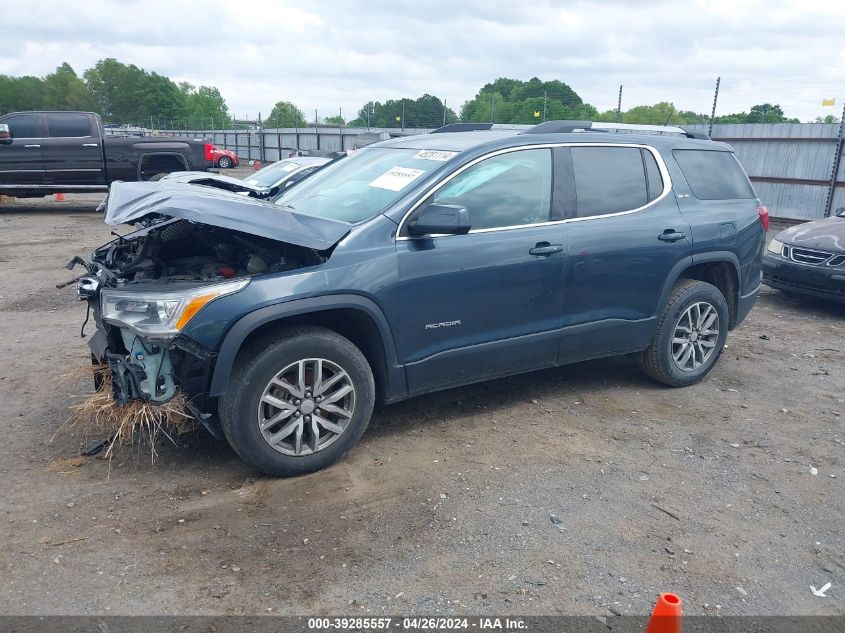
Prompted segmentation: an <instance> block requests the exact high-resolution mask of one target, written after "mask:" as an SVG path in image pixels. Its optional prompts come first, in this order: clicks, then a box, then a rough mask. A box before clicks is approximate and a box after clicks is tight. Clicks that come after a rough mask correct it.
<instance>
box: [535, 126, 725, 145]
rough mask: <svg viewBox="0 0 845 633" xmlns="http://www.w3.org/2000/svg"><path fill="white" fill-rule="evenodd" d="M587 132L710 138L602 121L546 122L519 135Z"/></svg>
mask: <svg viewBox="0 0 845 633" xmlns="http://www.w3.org/2000/svg"><path fill="white" fill-rule="evenodd" d="M576 130H585V131H586V130H589V131H592V132H614V131H615V132H620V131H623V132H650V133H652V134H683V135H684V136H686V137H687V138H699V139H707V140H709V139H710V137H709V136H708V135H707V134H703V133H701V132H687V131H686V130H685V129H684V128H682V127H676V126H671V125H640V124H636V123H608V122H604V121H546V122H545V123H540V124H538V125H535V126H534V127H532V128H529V129H527V130H524V131H522V132H520V134H561V133H568V132H575V131H576Z"/></svg>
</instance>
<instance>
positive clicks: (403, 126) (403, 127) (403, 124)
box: [402, 97, 405, 132]
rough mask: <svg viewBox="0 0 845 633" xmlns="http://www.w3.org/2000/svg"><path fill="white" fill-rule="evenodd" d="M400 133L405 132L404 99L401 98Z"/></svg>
mask: <svg viewBox="0 0 845 633" xmlns="http://www.w3.org/2000/svg"><path fill="white" fill-rule="evenodd" d="M402 131H403V132H404V131H405V97H402Z"/></svg>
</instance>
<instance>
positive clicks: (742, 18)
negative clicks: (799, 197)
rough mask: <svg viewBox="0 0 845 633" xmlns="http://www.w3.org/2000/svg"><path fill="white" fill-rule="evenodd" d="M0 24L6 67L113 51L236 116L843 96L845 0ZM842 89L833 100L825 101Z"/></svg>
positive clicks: (397, 9)
mask: <svg viewBox="0 0 845 633" xmlns="http://www.w3.org/2000/svg"><path fill="white" fill-rule="evenodd" d="M13 4H14V7H13V8H12V7H11V6H8V7H6V8H7V9H10V10H7V11H4V12H3V15H2V18H0V42H2V43H3V46H2V49H0V73H4V74H11V75H23V74H34V75H44V74H47V73H49V72H51V71H52V70H53V69H54V68H55V67H56V66H57V65H59V64H60V63H61V62H63V61H67V62H69V63H70V64H71V65H72V66H73V67H74V69H76V71H77V72H78V73H80V74H81V73H82V71H83V70H85V69H86V68H88V67H90V66H92V65H93V64H94V63H95V62H96V61H97V60H99V59H102V58H104V57H115V58H117V59H119V60H120V61H123V62H126V63H134V64H136V65H138V66H141V67H143V68H145V69H147V70H151V71H157V72H159V73H161V74H164V75H167V76H169V77H171V78H172V79H174V80H177V81H182V80H185V81H189V82H191V83H194V84H208V85H214V86H217V87H218V88H219V89H220V90H221V92H222V93H223V96H224V97H225V98H226V101H227V103H228V105H229V108H230V110H231V111H232V113H233V114H235V115H236V116H238V117H241V116H244V115H250V116H255V115H256V113H258V112H262V113H264V116H265V117H266V115H267V114H268V113H269V111H270V109H271V108H272V106H273V104H274V103H275V102H276V101H278V100H280V99H286V100H290V101H293V102H294V103H295V104H296V105H298V106H299V107H300V108H301V109H302V110H303V111H305V112H306V115H307V116H313V112H314V109H315V108H319V111H320V116H321V117H322V116H327V115H331V114H336V113H337V110H338V108H339V107H342V108H343V113H344V115H345V116H346V118H352V116H354V114H355V113H356V112H357V110H358V108H360V107H361V105H363V104H364V103H365V102H367V101H369V100H379V101H383V100H385V99H389V98H397V97H403V96H407V97H416V96H419V95H421V94H423V93H425V92H428V93H431V94H435V95H437V96H439V97H440V98H443V99H446V100H447V103H448V105H450V106H452V107H453V108H455V110H456V111H457V110H458V109H459V107H460V105H461V104H462V103H463V102H464V101H465V100H467V99H469V98H471V97H472V96H473V95H474V94H475V93H476V92H477V91H478V89H479V88H480V87H481V86H482V85H483V84H484V83H486V82H489V81H492V80H493V79H495V78H496V77H514V78H519V79H529V78H531V77H532V76H537V77H540V78H541V79H544V80H548V79H560V80H562V81H564V82H566V83H567V84H569V85H570V86H572V88H574V89H575V91H576V92H578V94H579V95H580V96H581V97H582V98H583V99H584V100H585V101H587V102H589V103H592V104H593V105H595V106H596V107H597V108H598V109H599V110H606V109H611V108H615V107H616V97H617V90H618V87H619V84H624V86H625V87H624V93H623V109H627V108H630V107H632V106H634V105H640V104H652V103H655V102H657V101H663V100H668V101H672V102H673V103H674V104H675V106H676V107H678V108H679V109H682V110H694V111H697V112H709V111H710V108H711V105H712V99H713V87H714V84H715V81H716V76H717V75H721V77H722V90H721V93H720V97H719V106H718V109H717V113H721V114H727V113H729V112H735V111H741V110H747V109H748V107H749V106H751V105H753V104H755V103H764V102H771V103H780V104H781V105H782V106H783V108H784V110H785V112H786V114H787V115H789V116H796V117H799V118H800V119H801V120H810V119H812V118H815V117H816V116H817V115H824V114H836V115H837V116H838V115H839V114H840V113H841V110H842V101H843V99H845V2H842V1H841V0H840V1H838V2H837V1H836V0H801V1H800V2H799V1H795V2H779V1H777V0H765V1H760V2H757V1H749V2H746V1H744V0H707V1H686V0H675V1H671V2H658V1H651V0H639V1H633V0H632V1H630V2H624V1H621V0H619V1H580V2H547V1H545V0H529V1H521V0H509V1H508V2H498V1H497V0H448V1H440V0H437V1H425V0H417V1H416V2H407V1H405V0H366V1H365V0H349V1H337V2H328V1H326V2H283V1H282V0H276V1H267V2H265V1H261V0H242V1H239V2H235V1H234V0H226V1H220V0H202V1H199V2H194V1H183V0H134V1H130V0H82V1H77V2H69V1H68V0H25V1H21V2H14V3H13ZM827 97H836V103H837V105H836V107H834V108H831V107H822V106H821V101H822V98H827Z"/></svg>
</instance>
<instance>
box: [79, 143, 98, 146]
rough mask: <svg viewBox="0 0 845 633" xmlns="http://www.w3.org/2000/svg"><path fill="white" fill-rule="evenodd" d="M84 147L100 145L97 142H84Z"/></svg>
mask: <svg viewBox="0 0 845 633" xmlns="http://www.w3.org/2000/svg"><path fill="white" fill-rule="evenodd" d="M82 147H99V145H97V144H96V143H83V144H82Z"/></svg>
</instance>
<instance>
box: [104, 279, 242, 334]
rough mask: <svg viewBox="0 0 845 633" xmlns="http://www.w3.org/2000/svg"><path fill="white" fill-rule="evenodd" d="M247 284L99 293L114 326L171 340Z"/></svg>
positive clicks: (108, 318)
mask: <svg viewBox="0 0 845 633" xmlns="http://www.w3.org/2000/svg"><path fill="white" fill-rule="evenodd" d="M248 283H249V279H239V280H237V281H230V282H227V283H222V284H214V285H212V286H201V287H199V288H190V289H186V290H181V291H162V292H132V291H127V290H103V291H102V292H101V293H100V297H101V309H102V317H103V319H104V320H105V321H107V322H108V323H111V324H112V325H117V326H122V327H126V328H128V329H130V330H132V331H133V332H135V333H136V334H140V335H142V336H151V337H154V338H172V337H174V336H176V335H177V334H178V333H179V331H180V330H181V329H182V328H183V327H185V325H186V324H187V323H188V321H190V320H191V318H193V316H194V315H195V314H196V313H197V312H199V311H200V310H202V308H203V307H205V305H206V304H208V303H210V302H211V301H213V300H214V299H217V298H218V297H222V296H224V295H230V294H232V293H234V292H238V291H239V290H243V289H244V288H245V287H246V285H247V284H248Z"/></svg>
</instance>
